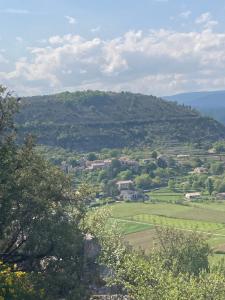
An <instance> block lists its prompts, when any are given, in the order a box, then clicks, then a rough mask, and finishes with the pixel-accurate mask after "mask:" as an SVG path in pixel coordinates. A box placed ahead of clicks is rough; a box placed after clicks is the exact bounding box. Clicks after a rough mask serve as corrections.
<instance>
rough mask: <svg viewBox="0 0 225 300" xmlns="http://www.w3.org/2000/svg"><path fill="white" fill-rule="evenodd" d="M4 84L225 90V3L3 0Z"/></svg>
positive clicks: (45, 88) (0, 55)
mask: <svg viewBox="0 0 225 300" xmlns="http://www.w3.org/2000/svg"><path fill="white" fill-rule="evenodd" d="M0 83H1V84H4V85H6V86H8V87H9V88H10V89H12V90H14V91H16V92H17V93H18V94H19V95H36V94H47V93H53V92H60V91H65V90H69V91H74V90H84V89H100V90H113V91H121V90H126V91H132V92H141V93H145V94H154V95H158V96H162V95H170V94H175V93H179V92H186V91H200V90H220V89H225V1H224V0H213V1H212V0H138V1H137V0H58V1H56V0H38V1H37V0H0Z"/></svg>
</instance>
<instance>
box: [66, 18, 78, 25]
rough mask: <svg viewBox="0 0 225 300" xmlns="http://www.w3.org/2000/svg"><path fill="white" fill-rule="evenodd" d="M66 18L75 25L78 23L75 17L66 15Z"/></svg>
mask: <svg viewBox="0 0 225 300" xmlns="http://www.w3.org/2000/svg"><path fill="white" fill-rule="evenodd" d="M65 18H66V19H67V21H68V23H69V24H71V25H73V24H76V23H77V20H76V19H75V18H74V17H71V16H65Z"/></svg>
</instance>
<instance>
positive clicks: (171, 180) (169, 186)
mask: <svg viewBox="0 0 225 300" xmlns="http://www.w3.org/2000/svg"><path fill="white" fill-rule="evenodd" d="M175 187H176V185H175V181H174V179H169V181H168V188H169V189H170V190H171V191H174V190H175Z"/></svg>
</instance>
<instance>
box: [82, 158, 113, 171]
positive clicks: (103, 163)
mask: <svg viewBox="0 0 225 300" xmlns="http://www.w3.org/2000/svg"><path fill="white" fill-rule="evenodd" d="M111 163H112V160H111V159H106V160H94V161H86V167H87V169H88V170H98V169H105V168H107V167H109V166H110V165H111Z"/></svg>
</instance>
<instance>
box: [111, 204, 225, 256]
mask: <svg viewBox="0 0 225 300" xmlns="http://www.w3.org/2000/svg"><path fill="white" fill-rule="evenodd" d="M110 207H111V210H112V216H113V219H114V220H116V221H117V222H118V224H119V226H120V227H121V230H122V231H123V233H124V236H125V240H126V241H128V242H129V243H130V244H132V245H133V246H134V247H136V248H142V249H144V250H147V251H149V250H150V249H151V248H152V246H153V244H154V240H155V239H156V233H155V229H154V228H155V226H167V227H173V228H177V229H181V230H184V231H191V230H197V231H199V232H201V233H203V234H205V235H206V236H207V238H208V241H209V243H210V245H212V246H213V248H214V250H215V251H221V252H222V251H225V203H207V204H203V203H188V204H186V205H179V204H174V203H157V204H152V203H116V204H113V205H111V206H110Z"/></svg>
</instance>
